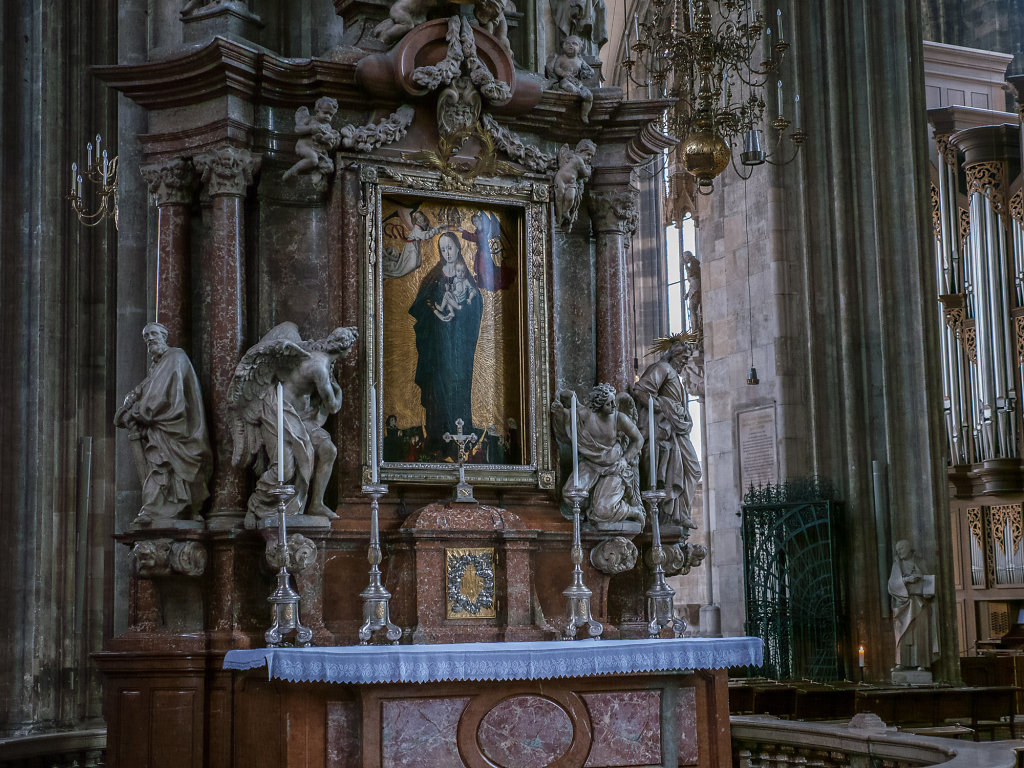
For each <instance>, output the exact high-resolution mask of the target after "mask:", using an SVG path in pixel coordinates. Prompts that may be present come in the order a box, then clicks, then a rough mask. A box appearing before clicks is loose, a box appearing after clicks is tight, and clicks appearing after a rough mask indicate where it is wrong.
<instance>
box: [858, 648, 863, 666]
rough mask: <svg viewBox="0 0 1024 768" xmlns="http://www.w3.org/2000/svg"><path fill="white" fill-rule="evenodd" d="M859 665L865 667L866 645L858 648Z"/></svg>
mask: <svg viewBox="0 0 1024 768" xmlns="http://www.w3.org/2000/svg"><path fill="white" fill-rule="evenodd" d="M857 666H858V667H860V668H861V669H864V646H863V645H862V646H860V647H859V648H857Z"/></svg>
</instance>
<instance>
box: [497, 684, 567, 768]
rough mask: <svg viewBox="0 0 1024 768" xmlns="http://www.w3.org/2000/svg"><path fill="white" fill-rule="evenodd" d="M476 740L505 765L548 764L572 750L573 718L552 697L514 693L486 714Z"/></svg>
mask: <svg viewBox="0 0 1024 768" xmlns="http://www.w3.org/2000/svg"><path fill="white" fill-rule="evenodd" d="M477 742H478V743H479V745H480V751H481V752H483V753H484V755H485V756H486V757H487V758H488V759H490V760H491V761H492V762H493V763H495V764H497V765H499V766H501V767H502V768H545V766H548V765H551V763H553V762H554V761H555V760H557V759H558V758H560V757H561V756H562V755H564V754H565V753H566V752H567V751H568V750H569V747H570V745H571V744H572V718H571V717H569V713H568V712H566V711H565V709H563V708H562V707H561V706H559V705H558V704H556V703H555V702H553V701H551V699H545V698H543V697H541V696H514V697H512V698H510V699H505V700H504V701H502V702H501V703H500V704H498V705H497V706H496V707H494V708H493V709H491V711H490V712H488V713H487V714H486V715H484V716H483V719H481V720H480V727H479V729H478V730H477Z"/></svg>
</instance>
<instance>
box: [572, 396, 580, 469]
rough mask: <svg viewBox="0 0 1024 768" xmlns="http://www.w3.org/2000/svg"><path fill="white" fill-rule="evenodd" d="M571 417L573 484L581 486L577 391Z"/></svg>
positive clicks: (573, 397) (573, 400) (573, 398)
mask: <svg viewBox="0 0 1024 768" xmlns="http://www.w3.org/2000/svg"><path fill="white" fill-rule="evenodd" d="M569 419H570V422H571V424H572V430H571V431H572V485H573V487H574V488H579V487H580V455H579V447H578V445H577V443H576V393H575V392H573V393H572V405H571V406H570V409H569Z"/></svg>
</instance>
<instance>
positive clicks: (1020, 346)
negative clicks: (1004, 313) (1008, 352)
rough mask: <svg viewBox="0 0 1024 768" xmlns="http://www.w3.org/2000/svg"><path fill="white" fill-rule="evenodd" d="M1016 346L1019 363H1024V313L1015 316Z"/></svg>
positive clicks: (1014, 334) (1014, 333)
mask: <svg viewBox="0 0 1024 768" xmlns="http://www.w3.org/2000/svg"><path fill="white" fill-rule="evenodd" d="M1013 336H1014V346H1015V348H1016V352H1017V365H1018V366H1022V365H1024V315H1017V317H1015V318H1013Z"/></svg>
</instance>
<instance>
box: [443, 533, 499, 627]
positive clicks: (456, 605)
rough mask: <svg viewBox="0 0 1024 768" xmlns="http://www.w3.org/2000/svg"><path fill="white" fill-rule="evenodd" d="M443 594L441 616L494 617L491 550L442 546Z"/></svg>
mask: <svg viewBox="0 0 1024 768" xmlns="http://www.w3.org/2000/svg"><path fill="white" fill-rule="evenodd" d="M445 595H446V596H447V600H446V605H445V617H446V618H448V619H493V618H495V616H497V598H496V596H495V592H494V549H493V548H489V547H465V548H460V549H446V550H445Z"/></svg>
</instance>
